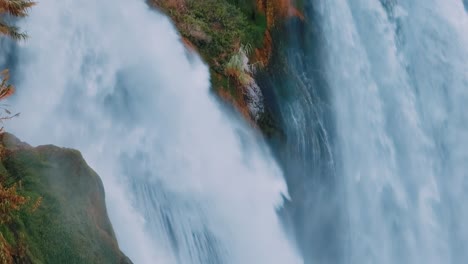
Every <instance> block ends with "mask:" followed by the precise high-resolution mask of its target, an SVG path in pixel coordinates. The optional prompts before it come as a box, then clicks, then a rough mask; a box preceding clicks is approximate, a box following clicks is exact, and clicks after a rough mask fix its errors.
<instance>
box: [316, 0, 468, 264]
mask: <svg viewBox="0 0 468 264" xmlns="http://www.w3.org/2000/svg"><path fill="white" fill-rule="evenodd" d="M314 5H315V6H314V8H315V9H316V10H317V13H318V15H320V21H321V22H320V23H321V24H320V27H321V31H322V32H323V38H324V42H325V43H324V45H323V49H324V51H325V52H324V54H323V56H324V57H323V65H324V69H325V70H324V72H325V73H326V78H327V82H328V83H329V85H330V88H331V93H332V104H333V109H334V116H335V118H336V130H337V137H338V138H337V143H336V153H338V154H337V155H338V157H337V160H338V161H339V162H338V164H339V167H338V171H339V172H338V173H339V174H340V175H342V179H343V183H342V184H343V186H344V188H345V197H346V199H344V200H345V202H346V205H345V207H346V208H347V212H346V215H347V217H348V219H347V222H348V224H347V230H348V232H349V234H348V235H349V238H348V240H347V246H346V247H347V249H346V250H345V252H346V253H345V254H346V258H345V260H346V262H345V263H360V264H362V263H382V264H386V263H438V264H442V263H464V262H466V260H467V259H468V253H467V251H466V249H468V228H467V227H466V226H465V224H464V223H467V222H468V206H466V205H465V202H464V201H465V200H466V199H467V198H468V174H467V173H468V149H467V146H468V125H467V124H468V111H467V108H466V106H467V102H468V63H467V61H468V16H467V14H466V13H465V10H464V6H463V1H462V0H395V1H392V0H334V1H329V0H322V1H314Z"/></svg>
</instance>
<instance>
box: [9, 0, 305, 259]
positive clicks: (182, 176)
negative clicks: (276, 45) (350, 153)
mask: <svg viewBox="0 0 468 264" xmlns="http://www.w3.org/2000/svg"><path fill="white" fill-rule="evenodd" d="M21 26H22V28H24V29H25V30H27V31H28V33H29V35H30V39H29V40H28V41H27V42H25V43H24V44H21V45H20V47H18V48H17V49H16V50H17V52H16V53H15V55H14V58H15V60H16V61H15V63H14V64H12V65H9V66H10V68H11V70H12V72H13V73H14V74H15V76H14V77H15V79H16V82H15V85H16V86H17V94H16V95H15V97H14V98H13V101H12V102H11V104H12V105H14V108H15V109H16V110H18V111H20V112H22V116H21V117H20V118H18V119H15V120H14V121H11V122H9V123H8V124H7V130H9V131H12V132H14V133H15V134H17V136H19V137H20V138H22V139H23V140H26V141H28V142H29V143H32V144H45V143H53V144H57V145H60V146H67V147H73V148H77V149H79V150H81V151H82V153H83V155H84V157H85V158H86V160H87V161H88V162H89V163H90V165H91V166H92V167H93V168H94V169H95V170H96V171H97V172H98V173H99V174H100V175H101V177H102V179H103V182H104V185H105V189H106V195H107V196H106V200H107V203H108V209H109V213H110V216H111V221H112V223H113V225H114V228H115V231H116V233H117V237H118V240H119V243H120V245H121V247H122V249H123V251H124V252H125V253H126V254H127V255H128V256H129V257H130V258H131V259H132V260H133V261H134V262H135V263H182V264H189V263H194V264H197V263H198V264H209V263H214V264H220V263H242V264H249V263H252V264H261V263H265V264H271V263H288V264H294V263H300V262H301V260H300V258H299V257H297V256H296V254H295V250H294V249H293V248H292V246H290V244H289V241H288V240H287V239H286V236H285V234H284V233H283V231H282V229H281V226H280V223H279V220H278V217H277V215H276V209H277V207H278V206H280V205H281V202H282V195H286V194H285V192H286V188H285V184H284V182H283V180H282V176H281V173H280V170H279V169H278V167H277V165H276V164H275V162H274V161H273V160H272V158H271V157H270V156H269V153H268V150H266V149H265V147H264V145H263V144H262V143H261V142H262V141H261V140H259V138H257V137H256V136H255V135H254V133H253V132H252V131H250V130H249V129H248V128H245V127H243V126H242V125H241V124H240V122H238V121H236V120H235V119H233V118H229V116H228V115H227V114H225V113H224V112H223V111H221V110H220V106H219V105H218V104H217V103H216V101H215V100H214V98H212V97H211V96H210V94H209V76H208V71H207V69H206V67H205V66H204V65H203V64H202V63H200V61H199V60H198V58H196V57H193V56H192V55H188V54H186V52H185V50H184V48H183V46H182V44H181V43H180V41H179V37H178V35H177V34H176V32H175V30H174V29H173V27H172V25H171V24H170V23H169V22H168V20H167V19H166V18H164V17H163V16H161V15H159V14H157V13H156V12H154V11H151V10H149V8H148V7H147V6H146V4H145V2H144V1H143V0H141V1H125V0H114V1H111V0H102V1H93V0H81V1H72V0H47V1H41V2H40V3H39V4H38V6H37V7H35V8H34V9H33V10H32V12H31V15H30V17H29V18H27V19H25V20H24V22H22V25H21Z"/></svg>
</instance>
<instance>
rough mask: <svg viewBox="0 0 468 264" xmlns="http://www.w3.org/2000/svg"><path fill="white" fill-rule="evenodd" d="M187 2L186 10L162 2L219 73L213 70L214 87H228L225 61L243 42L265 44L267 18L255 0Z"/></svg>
mask: <svg viewBox="0 0 468 264" xmlns="http://www.w3.org/2000/svg"><path fill="white" fill-rule="evenodd" d="M186 4H187V6H186V9H185V10H183V11H182V10H176V9H174V8H171V7H165V5H164V4H159V5H160V7H161V8H162V9H163V10H165V11H166V13H167V14H168V15H169V16H171V17H172V18H173V19H174V21H175V22H176V24H177V27H178V28H179V31H180V32H181V34H182V36H183V37H185V38H187V39H188V40H190V42H192V43H193V44H194V45H195V46H196V47H197V48H198V50H199V52H200V55H201V56H202V57H203V58H204V60H205V61H206V63H208V65H209V66H210V69H211V71H212V73H214V74H217V75H218V76H216V77H215V75H214V74H212V87H213V88H214V89H219V88H220V87H223V88H224V89H228V90H229V89H230V88H229V85H228V84H230V81H229V79H228V76H227V75H226V73H225V66H226V64H227V63H228V61H229V59H230V58H231V56H232V55H233V54H234V53H235V52H236V51H237V50H238V48H239V46H240V45H241V44H245V45H251V46H252V47H254V48H255V47H261V46H262V45H263V37H264V34H265V31H266V29H267V23H266V18H265V16H264V15H262V14H260V13H258V12H257V10H256V8H255V1H253V0H243V1H236V0H187V1H186Z"/></svg>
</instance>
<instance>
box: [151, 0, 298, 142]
mask: <svg viewBox="0 0 468 264" xmlns="http://www.w3.org/2000/svg"><path fill="white" fill-rule="evenodd" d="M149 2H150V3H151V4H152V5H153V6H155V7H156V8H158V9H160V10H162V11H163V12H165V13H166V14H167V15H168V16H169V17H170V18H171V19H172V20H173V21H174V24H175V25H176V26H177V28H178V29H179V31H180V33H181V35H182V38H183V42H184V43H185V45H186V46H187V48H188V49H189V50H192V51H196V52H197V53H199V54H200V55H201V57H202V58H203V59H204V60H205V62H206V63H207V64H208V66H209V67H210V71H211V79H212V87H213V90H214V91H215V92H216V94H217V95H218V96H219V97H220V98H222V99H223V100H224V101H225V102H227V103H228V104H229V105H232V106H233V107H234V108H235V109H237V110H238V112H240V113H241V114H242V115H243V116H244V117H245V118H246V120H248V121H249V122H250V123H251V124H252V125H253V126H254V127H259V128H260V129H261V130H262V131H263V132H264V133H265V134H266V135H269V134H271V133H272V132H274V130H275V120H274V118H273V117H272V116H271V113H270V112H269V109H266V108H265V107H264V100H265V99H264V96H263V93H262V90H263V89H264V88H263V87H259V85H258V84H257V82H256V75H257V72H259V71H263V70H264V69H266V68H268V67H269V64H270V59H271V57H272V55H273V53H274V50H275V43H274V38H273V37H272V35H273V33H274V31H275V30H276V28H277V27H278V26H281V24H282V23H283V22H284V21H286V20H288V19H290V18H293V17H298V18H300V19H302V18H303V15H302V13H301V12H300V11H299V9H298V8H296V6H299V7H300V6H301V5H302V4H301V1H297V2H296V1H294V0H197V1H194V0H151V1H149ZM208 10H209V11H208Z"/></svg>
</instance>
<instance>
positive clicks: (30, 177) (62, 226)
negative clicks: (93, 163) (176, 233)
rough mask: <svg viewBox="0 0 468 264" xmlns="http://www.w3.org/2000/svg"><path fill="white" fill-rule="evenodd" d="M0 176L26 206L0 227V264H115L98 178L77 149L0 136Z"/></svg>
mask: <svg viewBox="0 0 468 264" xmlns="http://www.w3.org/2000/svg"><path fill="white" fill-rule="evenodd" d="M0 177H1V179H2V183H3V185H4V188H6V187H7V186H8V185H10V186H12V185H16V192H17V193H18V194H19V195H21V196H23V197H25V199H26V203H25V204H24V205H23V206H22V207H21V208H20V209H19V210H18V211H17V212H15V213H14V215H13V217H12V219H11V220H10V221H6V222H5V223H4V224H3V225H1V227H0V235H1V237H0V247H1V248H0V252H1V254H0V263H60V264H62V263H119V264H129V263H131V261H130V260H129V259H128V258H127V257H126V256H125V255H124V254H123V253H122V252H121V251H120V249H119V246H118V244H117V240H116V238H115V235H114V231H113V229H112V226H111V223H110V221H109V218H108V215H107V211H106V206H105V197H104V188H103V185H102V182H101V180H100V178H99V176H98V175H97V174H96V173H95V172H94V171H93V170H92V169H91V168H90V167H89V166H88V165H87V164H86V162H85V161H84V159H83V157H82V156H81V154H80V153H79V152H78V151H76V150H71V149H64V148H59V147H55V146H39V147H36V148H33V147H31V146H29V145H28V144H26V143H23V142H21V141H20V140H18V139H17V138H15V137H14V136H13V135H11V134H8V133H3V134H1V135H0Z"/></svg>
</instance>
